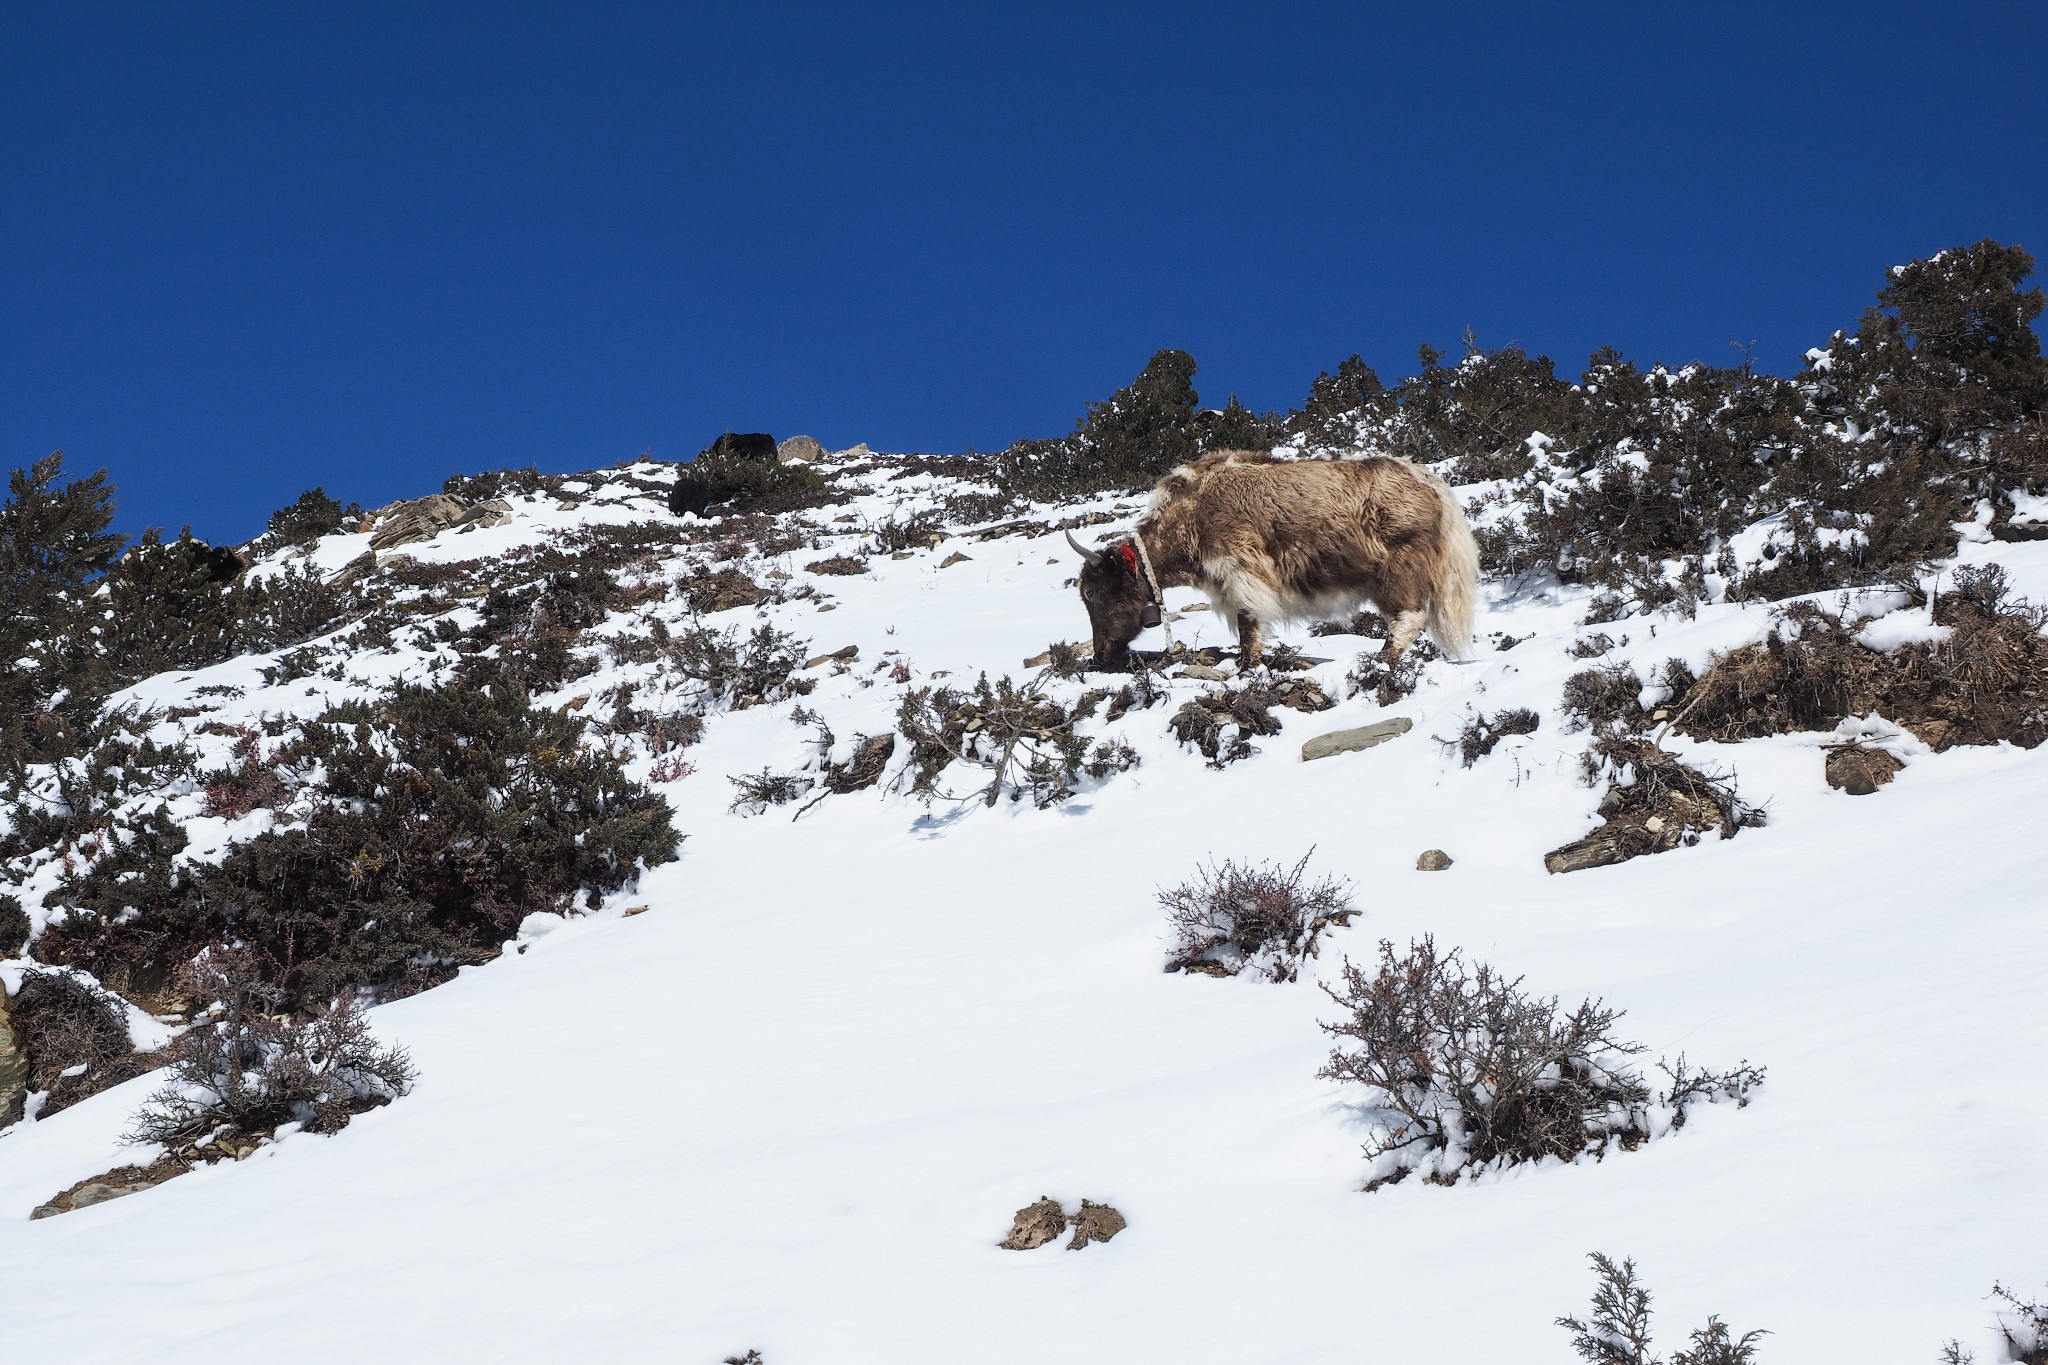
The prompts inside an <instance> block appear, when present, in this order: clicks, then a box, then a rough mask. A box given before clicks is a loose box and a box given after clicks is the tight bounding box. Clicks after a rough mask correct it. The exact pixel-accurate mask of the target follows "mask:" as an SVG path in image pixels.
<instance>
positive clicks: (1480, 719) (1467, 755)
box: [1445, 706, 1543, 768]
mask: <svg viewBox="0 0 2048 1365" xmlns="http://www.w3.org/2000/svg"><path fill="white" fill-rule="evenodd" d="M1542 723H1543V721H1542V717H1540V716H1538V715H1537V714H1536V713H1535V712H1534V711H1531V710H1530V709H1529V708H1528V707H1526V706H1516V707H1511V708H1510V709H1508V710H1506V711H1501V712H1497V713H1495V714H1494V715H1491V716H1488V715H1486V714H1484V713H1482V712H1477V711H1475V712H1473V714H1472V718H1471V719H1470V720H1468V721H1466V722H1465V724H1464V727H1463V728H1462V729H1460V730H1459V731H1458V737H1457V738H1456V739H1454V740H1447V741H1445V745H1446V747H1448V748H1450V749H1453V750H1455V751H1456V752H1457V755H1458V761H1459V763H1461V764H1462V765H1464V766H1465V767H1467V768H1469V767H1471V766H1472V765H1473V764H1474V763H1477V762H1478V761H1479V760H1480V759H1482V758H1484V757H1486V756H1487V755H1488V754H1490V753H1492V752H1493V751H1494V749H1495V747H1496V746H1498V745H1499V744H1500V742H1501V741H1502V740H1504V739H1506V738H1507V737H1508V736H1509V735H1533V734H1535V733H1536V727H1537V726H1539V725H1541V724H1542Z"/></svg>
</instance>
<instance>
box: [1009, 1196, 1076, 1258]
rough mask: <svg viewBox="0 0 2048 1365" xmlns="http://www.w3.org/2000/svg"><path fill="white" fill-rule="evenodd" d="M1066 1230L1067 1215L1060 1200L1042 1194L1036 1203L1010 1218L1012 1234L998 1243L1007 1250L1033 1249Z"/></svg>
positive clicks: (1028, 1205)
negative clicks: (1060, 1204)
mask: <svg viewBox="0 0 2048 1365" xmlns="http://www.w3.org/2000/svg"><path fill="white" fill-rule="evenodd" d="M1066 1230H1067V1215H1066V1211H1065V1210H1064V1209H1062V1208H1061V1207H1060V1206H1059V1201H1057V1200H1055V1199H1051V1198H1048V1197H1044V1196H1041V1197H1040V1198H1039V1201H1038V1202H1037V1203H1036V1204H1026V1205H1025V1206H1024V1207H1023V1208H1021V1209H1018V1210H1017V1216H1016V1217H1015V1218H1012V1219H1011V1220H1010V1235H1009V1236H1007V1237H1005V1238H1003V1240H1002V1241H1000V1242H998V1243H996V1245H997V1246H999V1247H1001V1248H1002V1249H1003V1250H1005V1251H1032V1250H1035V1249H1037V1248H1038V1247H1042V1246H1044V1245H1045V1244H1046V1243H1047V1242H1050V1241H1052V1240H1053V1239H1054V1238H1056V1237H1058V1236H1059V1235H1060V1234H1061V1233H1063V1232H1065V1231H1066Z"/></svg>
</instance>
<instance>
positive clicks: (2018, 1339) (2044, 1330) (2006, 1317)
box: [1991, 1284, 2048, 1365]
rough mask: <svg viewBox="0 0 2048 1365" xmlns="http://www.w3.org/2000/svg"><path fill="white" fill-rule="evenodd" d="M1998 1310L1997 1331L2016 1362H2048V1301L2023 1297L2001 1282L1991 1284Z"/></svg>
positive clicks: (2039, 1364)
mask: <svg viewBox="0 0 2048 1365" xmlns="http://www.w3.org/2000/svg"><path fill="white" fill-rule="evenodd" d="M1991 1293H1992V1296H1993V1297H1995V1298H1996V1299H1998V1300H1999V1302H2000V1304H2001V1305H2002V1306H2001V1307H2000V1309H1999V1310H1998V1332H1999V1335H2000V1336H2002V1337H2004V1338H2005V1353H2006V1355H2007V1356H2008V1357H2010V1358H2011V1359H2012V1360H2013V1361H2015V1362H2017V1365H2048V1303H2036V1302H2034V1301H2033V1300H2031V1299H2023V1298H2021V1297H2020V1296H2019V1295H2018V1294H2017V1293H2015V1292H2013V1291H2012V1290H2010V1289H2007V1288H2006V1287H2005V1286H2004V1285H2002V1284H1994V1285H1992V1286H1991Z"/></svg>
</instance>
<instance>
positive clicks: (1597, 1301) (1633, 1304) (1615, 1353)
mask: <svg viewBox="0 0 2048 1365" xmlns="http://www.w3.org/2000/svg"><path fill="white" fill-rule="evenodd" d="M1592 1261H1593V1269H1594V1271H1595V1273H1596V1274H1598V1275H1599V1277H1600V1283H1599V1285H1598V1286H1597V1287H1596V1288H1595V1289H1594V1290H1593V1312H1592V1315H1591V1317H1590V1318H1589V1319H1587V1320H1584V1321H1581V1320H1580V1319H1578V1318H1573V1317H1564V1318H1559V1319H1558V1320H1557V1325H1558V1326H1559V1327H1562V1328H1564V1329H1565V1330H1566V1331H1568V1332H1570V1333H1571V1334H1572V1349H1573V1350H1574V1351H1576V1352H1578V1355H1579V1359H1581V1360H1587V1361H1592V1362H1593V1363H1594V1365H1663V1362H1662V1361H1661V1360H1660V1359H1658V1357H1657V1356H1655V1355H1653V1354H1651V1350H1650V1345H1651V1341H1650V1291H1649V1290H1648V1289H1645V1288H1644V1287H1643V1284H1642V1281H1640V1280H1638V1279H1637V1278H1636V1263H1635V1262H1634V1261H1631V1260H1623V1261H1622V1263H1621V1264H1620V1265H1616V1264H1615V1263H1614V1262H1613V1261H1611V1260H1609V1259H1608V1258H1607V1257H1606V1256H1603V1255H1602V1254H1601V1253H1599V1252H1597V1251H1596V1252H1594V1253H1593V1255H1592ZM1769 1335H1770V1333H1769V1332H1766V1331H1764V1330H1763V1329H1762V1328H1757V1329H1755V1330H1753V1331H1748V1332H1744V1333H1743V1334H1742V1335H1741V1336H1739V1337H1737V1336H1732V1335H1730V1333H1729V1330H1728V1324H1727V1323H1725V1322H1722V1321H1721V1319H1720V1318H1718V1317H1710V1318H1708V1319H1707V1325H1706V1326H1705V1327H1701V1328H1699V1329H1698V1330H1696V1331H1694V1332H1693V1334H1692V1340H1691V1344H1690V1345H1688V1346H1687V1347H1686V1348H1685V1349H1684V1350H1682V1351H1680V1352H1678V1354H1676V1355H1674V1356H1672V1357H1671V1365H1753V1362H1754V1361H1755V1360H1756V1343H1757V1338H1759V1337H1767V1336H1769Z"/></svg>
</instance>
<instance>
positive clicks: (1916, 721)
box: [1669, 564, 2048, 750]
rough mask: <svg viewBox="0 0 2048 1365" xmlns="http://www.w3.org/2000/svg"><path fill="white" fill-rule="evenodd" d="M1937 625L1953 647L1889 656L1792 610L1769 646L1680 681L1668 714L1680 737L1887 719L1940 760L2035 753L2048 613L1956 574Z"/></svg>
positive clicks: (1940, 602)
mask: <svg viewBox="0 0 2048 1365" xmlns="http://www.w3.org/2000/svg"><path fill="white" fill-rule="evenodd" d="M1934 620H1935V623H1936V624H1937V625H1941V626H1945V627H1947V628H1948V630H1949V632H1950V634H1949V638H1948V639H1946V640H1943V641H1939V642H1929V643H1918V644H1909V645H1905V646H1902V647H1901V648H1899V649H1895V650H1892V651H1891V652H1889V653H1880V652H1879V651H1877V650H1874V649H1871V648H1868V647H1867V646H1865V645H1863V644H1861V643H1860V642H1859V641H1858V640H1857V638H1856V631H1855V630H1853V629H1851V628H1849V627H1846V626H1844V625H1843V624H1842V622H1841V620H1840V618H1839V617H1837V616H1835V615H1834V614H1832V613H1830V612H1828V611H1826V610H1825V609H1823V608H1821V607H1820V606H1818V605H1817V604H1815V603H1813V602H1795V603H1792V604H1790V605H1789V606H1787V607H1786V608H1784V609H1783V610H1782V611H1781V612H1780V613H1779V622H1778V624H1776V625H1775V626H1773V627H1772V629H1771V632H1770V634H1769V635H1767V636H1766V637H1765V638H1764V640H1763V641H1762V642H1761V643H1759V644H1754V645H1747V646H1744V647H1743V648H1741V649H1737V650H1732V651H1730V652H1729V653H1727V654H1724V655H1721V656H1720V657H1718V658H1716V659H1715V660H1714V662H1713V665H1712V666H1711V667H1710V668H1709V669H1708V670H1707V672H1706V673H1705V674H1704V675H1702V676H1701V677H1700V678H1699V679H1697V680H1693V679H1690V678H1684V679H1677V680H1676V681H1680V682H1681V683H1682V684H1685V685H1682V686H1681V687H1679V688H1678V689H1677V692H1676V695H1674V696H1673V697H1672V699H1671V701H1670V703H1669V705H1670V707H1671V709H1672V712H1673V715H1674V716H1675V717H1676V718H1677V720H1676V723H1675V728H1676V729H1678V730H1679V731H1680V732H1681V733H1684V734H1687V735H1690V736H1692V737H1693V738H1695V739H1713V740H1740V739H1752V738H1755V737H1757V736H1761V735H1772V734H1782V733H1784V732H1786V731H1788V730H1832V729H1833V728H1834V727H1835V726H1836V724H1837V723H1838V722H1840V721H1841V720H1843V719H1844V718H1846V717H1849V716H1867V715H1882V716H1884V717H1885V718H1886V719H1888V720H1892V721H1895V722H1897V723H1898V724H1900V725H1903V726H1905V727H1906V728H1907V729H1909V730H1911V731H1913V732H1914V734H1916V735H1917V736H1919V738H1920V739H1921V740H1923V741H1924V742H1925V743H1926V744H1927V745H1928V746H1929V747H1931V748H1934V749H1937V750H1939V749H1947V748H1949V747H1950V746H1952V745H1956V744H1996V743H1998V742H2000V741H2001V740H2003V741H2007V742H2010V743H2013V744H2017V745H2019V746H2020V747H2022V748H2028V749H2031V748H2033V747H2034V746H2035V745H2037V744H2039V743H2041V741H2042V740H2043V739H2048V639H2044V638H2043V636H2042V634H2041V627H2042V624H2043V620H2044V613H2043V612H2042V611H2041V610H2040V609H2039V608H2036V607H2033V606H2031V605H2029V604H2027V603H2025V602H2016V601H2013V600H2012V599H2011V597H2010V594H2009V591H2008V588H2007V585H2006V578H2005V571H2004V570H2003V569H2001V568H2000V567H1998V566H1997V565H1995V564H1993V565H1986V566H1984V567H1983V568H1968V567H1966V568H1962V569H1958V570H1957V571H1956V573H1955V586H1954V588H1953V590H1952V591H1949V592H1946V593H1943V594H1941V595H1940V596H1939V597H1937V598H1936V600H1935V607H1934Z"/></svg>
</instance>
